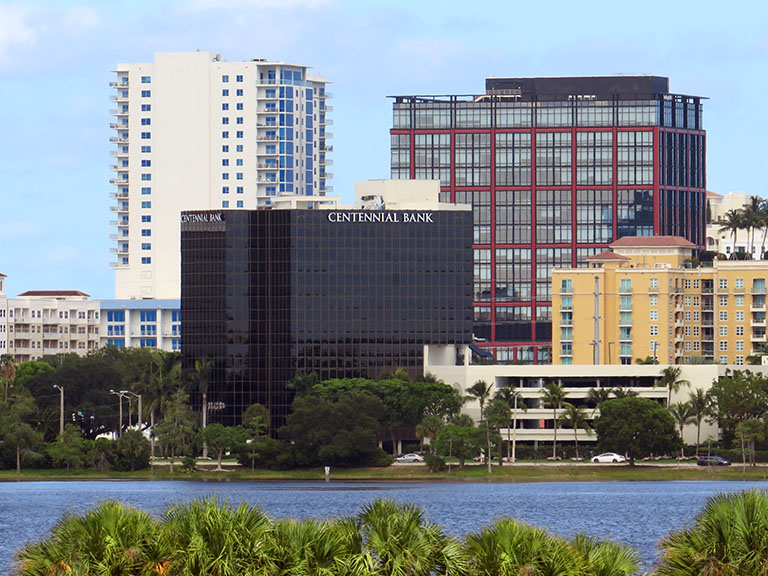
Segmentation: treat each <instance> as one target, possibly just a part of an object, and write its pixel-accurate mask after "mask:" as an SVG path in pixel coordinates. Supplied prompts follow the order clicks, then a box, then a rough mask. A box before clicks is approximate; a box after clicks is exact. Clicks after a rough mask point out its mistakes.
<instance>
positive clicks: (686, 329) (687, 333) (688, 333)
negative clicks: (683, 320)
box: [685, 326, 691, 336]
mask: <svg viewBox="0 0 768 576" xmlns="http://www.w3.org/2000/svg"><path fill="white" fill-rule="evenodd" d="M685 335H686V336H690V335H691V327H690V326H686V327H685Z"/></svg>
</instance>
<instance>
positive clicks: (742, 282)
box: [734, 278, 744, 288]
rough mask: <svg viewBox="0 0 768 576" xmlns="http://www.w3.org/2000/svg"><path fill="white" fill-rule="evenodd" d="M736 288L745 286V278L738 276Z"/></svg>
mask: <svg viewBox="0 0 768 576" xmlns="http://www.w3.org/2000/svg"><path fill="white" fill-rule="evenodd" d="M734 288H744V278H736V281H735V285H734Z"/></svg>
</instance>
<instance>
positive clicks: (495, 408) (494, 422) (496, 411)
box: [485, 397, 509, 466]
mask: <svg viewBox="0 0 768 576" xmlns="http://www.w3.org/2000/svg"><path fill="white" fill-rule="evenodd" d="M485 419H486V422H488V425H489V426H490V427H491V428H492V429H493V431H494V442H495V443H496V449H497V451H498V454H499V466H503V465H504V464H503V463H504V458H503V455H502V442H501V428H504V427H506V428H509V406H508V405H507V403H506V401H505V400H503V399H502V398H498V397H496V398H493V399H492V400H490V401H489V402H488V405H487V406H486V407H485ZM490 457H491V455H490V454H488V458H489V460H490Z"/></svg>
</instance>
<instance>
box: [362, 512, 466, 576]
mask: <svg viewBox="0 0 768 576" xmlns="http://www.w3.org/2000/svg"><path fill="white" fill-rule="evenodd" d="M356 523H357V526H358V531H359V534H360V541H359V546H360V550H359V554H360V556H362V558H361V559H365V562H364V564H366V565H367V566H366V568H367V570H366V571H361V572H360V573H364V574H398V575H401V576H430V575H431V574H445V575H452V576H460V575H463V574H466V573H467V562H466V557H465V555H464V553H463V551H462V549H461V546H460V544H459V542H458V541H457V540H455V539H454V538H452V537H450V536H448V535H447V534H446V533H445V532H444V531H443V529H442V528H441V527H439V526H438V525H436V524H432V523H429V522H427V520H426V518H425V516H424V511H423V510H422V509H421V508H420V507H418V506H414V505H412V504H397V503H396V502H394V501H393V500H377V501H375V502H373V503H371V504H368V505H366V506H365V507H364V508H363V510H362V511H361V512H360V514H358V515H357V518H356Z"/></svg>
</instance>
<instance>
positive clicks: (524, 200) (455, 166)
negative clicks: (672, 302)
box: [390, 76, 706, 363]
mask: <svg viewBox="0 0 768 576" xmlns="http://www.w3.org/2000/svg"><path fill="white" fill-rule="evenodd" d="M668 84H669V81H668V79H667V78H662V77H656V76H640V77H632V76H621V77H580V78H493V79H488V80H487V81H486V93H485V94H483V95H480V96H396V97H394V105H393V112H394V114H393V128H392V130H391V131H390V134H391V153H392V156H391V160H392V164H391V167H392V172H391V173H392V178H395V179H438V180H440V183H441V190H442V192H441V199H442V200H443V201H446V202H457V203H468V204H471V205H472V206H473V210H474V235H473V238H474V280H475V289H474V296H473V298H474V307H475V310H474V318H475V323H474V335H475V338H476V340H477V343H478V345H480V346H488V347H491V348H493V350H494V353H495V355H496V359H497V361H500V362H519V363H548V362H550V361H551V360H550V358H551V347H550V341H551V332H552V329H551V314H552V312H551V310H552V305H551V293H550V292H551V288H550V277H551V270H552V269H553V268H555V267H571V266H585V265H586V257H587V256H590V255H593V254H595V253H598V252H602V251H603V250H605V249H607V247H608V245H609V244H610V243H611V242H613V241H614V240H617V239H618V238H620V237H622V236H650V235H669V236H682V237H684V238H686V239H688V240H690V241H692V242H693V243H694V244H696V245H697V246H700V247H702V248H703V246H704V238H705V236H704V234H705V209H706V170H705V148H706V142H705V139H706V134H705V132H704V129H703V126H702V98H700V97H695V96H683V95H678V94H670V93H669V89H668Z"/></svg>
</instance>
